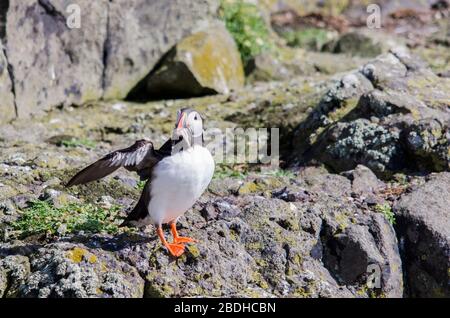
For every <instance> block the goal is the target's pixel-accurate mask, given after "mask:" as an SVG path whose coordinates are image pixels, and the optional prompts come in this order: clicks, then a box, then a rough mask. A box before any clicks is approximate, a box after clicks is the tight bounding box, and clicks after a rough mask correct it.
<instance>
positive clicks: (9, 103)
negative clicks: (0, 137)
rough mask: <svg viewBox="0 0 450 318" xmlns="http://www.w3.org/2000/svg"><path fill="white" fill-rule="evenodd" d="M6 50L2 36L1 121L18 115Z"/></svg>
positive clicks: (0, 59)
mask: <svg viewBox="0 0 450 318" xmlns="http://www.w3.org/2000/svg"><path fill="white" fill-rule="evenodd" d="M4 50H5V48H4V46H3V44H2V40H1V38H0V123H2V122H7V121H10V120H11V119H13V118H15V117H16V109H15V103H14V94H13V91H12V82H11V77H10V74H9V70H8V61H7V59H6V56H5V54H4Z"/></svg>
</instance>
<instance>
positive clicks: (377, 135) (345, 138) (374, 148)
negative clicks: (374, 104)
mask: <svg viewBox="0 0 450 318" xmlns="http://www.w3.org/2000/svg"><path fill="white" fill-rule="evenodd" d="M324 138H325V139H327V140H329V141H330V142H329V144H328V145H327V146H326V147H325V151H324V152H322V154H320V155H318V157H319V159H320V161H322V162H325V163H327V164H328V165H329V166H331V167H332V168H333V169H335V170H336V171H344V170H348V169H352V168H353V167H355V166H356V165H358V164H363V165H366V166H367V167H369V168H371V169H373V170H374V171H376V172H377V173H379V174H383V173H385V172H386V171H389V170H393V171H395V170H396V169H398V168H399V167H401V163H400V161H401V159H402V156H401V154H402V153H401V148H400V147H399V146H397V145H398V143H399V135H398V134H396V133H395V132H390V131H388V130H387V129H385V128H384V127H383V126H380V125H377V124H374V123H371V122H369V121H368V120H366V119H357V120H355V121H352V122H349V123H338V124H337V125H336V126H334V127H333V128H332V129H331V130H330V131H329V132H328V133H327V136H326V137H324Z"/></svg>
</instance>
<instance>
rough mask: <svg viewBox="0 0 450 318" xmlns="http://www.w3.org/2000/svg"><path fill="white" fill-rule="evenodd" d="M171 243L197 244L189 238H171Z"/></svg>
mask: <svg viewBox="0 0 450 318" xmlns="http://www.w3.org/2000/svg"><path fill="white" fill-rule="evenodd" d="M173 242H174V243H176V244H179V243H197V242H198V241H197V240H195V239H193V238H190V237H184V236H177V237H174V238H173Z"/></svg>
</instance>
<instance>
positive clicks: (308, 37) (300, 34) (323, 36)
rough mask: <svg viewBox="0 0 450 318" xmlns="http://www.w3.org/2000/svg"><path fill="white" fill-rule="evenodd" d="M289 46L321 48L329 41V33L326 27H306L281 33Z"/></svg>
mask: <svg viewBox="0 0 450 318" xmlns="http://www.w3.org/2000/svg"><path fill="white" fill-rule="evenodd" d="M281 36H282V37H284V38H285V39H286V40H287V44H288V45H289V46H294V47H304V48H309V49H312V50H320V49H321V48H322V46H323V45H324V44H325V43H326V42H327V41H328V33H327V31H326V30H324V29H318V28H305V29H302V30H295V31H285V32H283V33H282V34H281Z"/></svg>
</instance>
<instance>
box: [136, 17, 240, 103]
mask: <svg viewBox="0 0 450 318" xmlns="http://www.w3.org/2000/svg"><path fill="white" fill-rule="evenodd" d="M243 85H244V70H243V66H242V61H241V57H240V55H239V51H238V50H237V46H236V44H235V42H234V40H233V38H232V37H231V35H230V34H229V33H228V31H227V30H226V29H225V27H224V26H223V25H222V24H216V25H213V26H210V27H208V28H207V29H204V30H201V31H199V32H197V33H194V34H192V35H190V36H188V37H186V38H184V39H183V40H182V41H180V42H179V43H178V44H177V45H176V46H175V48H174V49H173V50H172V51H171V52H170V53H169V54H168V55H167V57H166V58H165V59H164V60H163V61H162V63H161V66H160V67H159V68H158V69H157V70H154V71H153V72H152V73H151V74H150V75H149V76H148V77H147V78H146V79H144V80H143V81H142V82H141V83H140V84H139V85H138V86H137V87H136V88H135V90H133V92H131V97H132V98H133V97H138V98H150V97H152V96H153V97H155V96H198V95H204V94H206V93H211V92H216V93H221V94H228V93H230V91H232V90H237V89H240V88H242V87H243Z"/></svg>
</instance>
